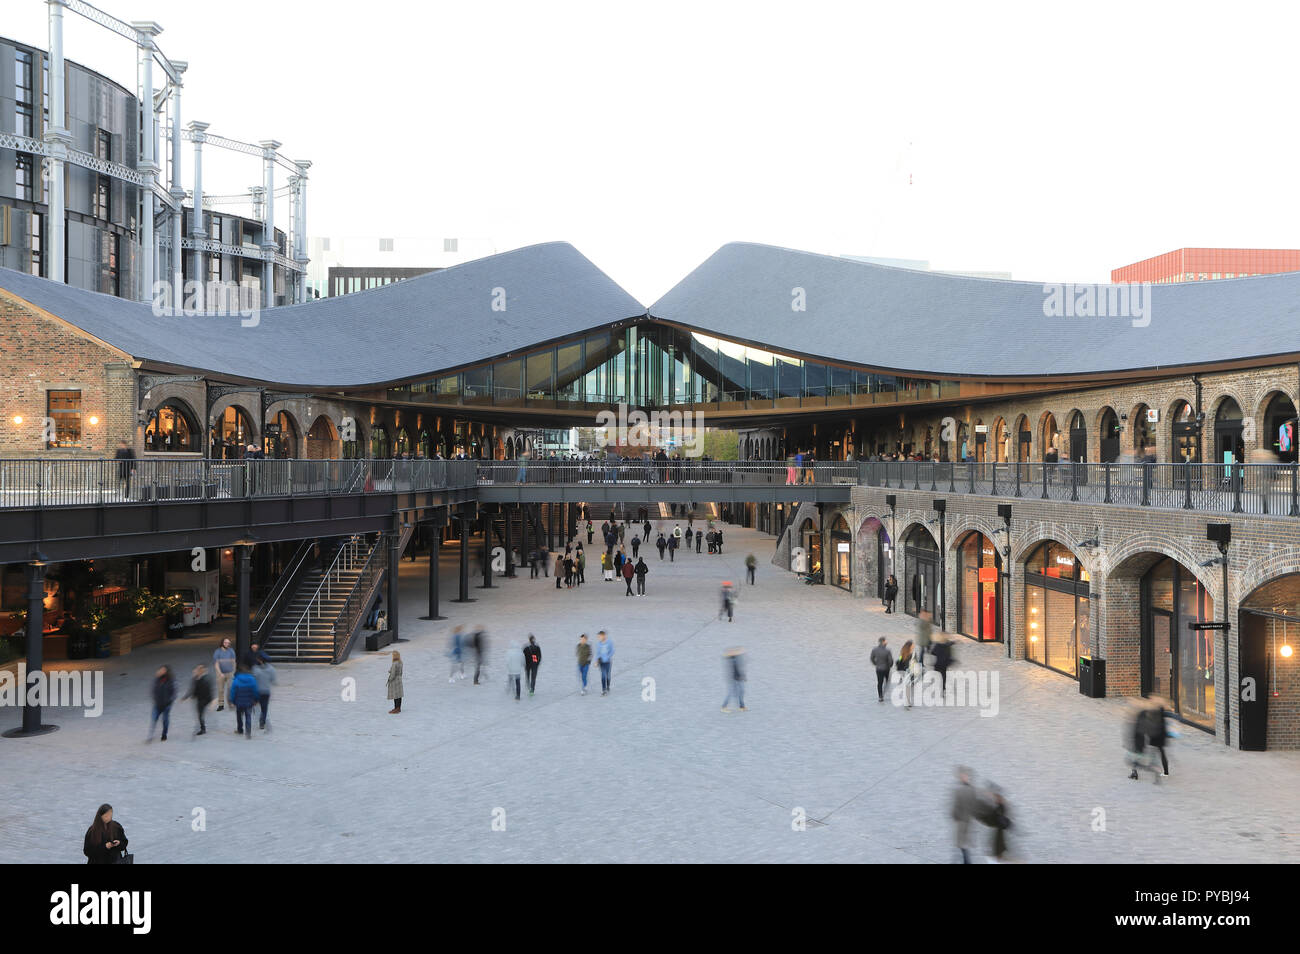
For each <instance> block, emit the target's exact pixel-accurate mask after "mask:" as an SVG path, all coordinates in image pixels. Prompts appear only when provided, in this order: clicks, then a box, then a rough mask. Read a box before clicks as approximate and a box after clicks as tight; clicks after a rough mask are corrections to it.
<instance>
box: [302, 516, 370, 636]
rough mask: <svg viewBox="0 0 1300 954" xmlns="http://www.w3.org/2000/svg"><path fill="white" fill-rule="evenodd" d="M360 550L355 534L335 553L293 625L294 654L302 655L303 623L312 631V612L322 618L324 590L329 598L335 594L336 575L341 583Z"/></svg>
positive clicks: (317, 617) (357, 558)
mask: <svg viewBox="0 0 1300 954" xmlns="http://www.w3.org/2000/svg"><path fill="white" fill-rule="evenodd" d="M358 550H359V544H358V538H357V537H356V536H353V537H352V538H350V539H349V540H348V541H347V542H345V543H344V544H343V545H342V546H340V547H339V550H338V553H336V554H335V555H334V560H333V562H331V563H330V565H329V568H328V569H326V571H325V572H324V574H322V575H321V581H320V582H319V583H318V584H316V589H315V591H314V592H313V593H312V595H311V598H310V599H309V600H308V602H307V605H306V607H304V608H303V611H302V614H301V615H300V616H299V617H298V621H297V622H296V623H295V624H294V627H293V654H294V656H298V655H300V653H299V649H300V642H301V639H302V627H303V624H304V623H306V625H307V630H308V632H309V633H310V632H311V618H310V617H311V615H312V612H313V611H315V616H316V619H318V620H319V619H320V618H321V611H320V602H321V593H322V591H323V592H324V593H325V596H326V597H327V598H328V597H330V596H332V595H333V588H334V579H335V577H338V582H339V584H340V585H341V584H342V582H343V581H342V574H343V572H344V571H345V570H351V569H352V568H353V567H354V566H355V565H356V563H357V561H358V560H359V559H360V555H359V552H358Z"/></svg>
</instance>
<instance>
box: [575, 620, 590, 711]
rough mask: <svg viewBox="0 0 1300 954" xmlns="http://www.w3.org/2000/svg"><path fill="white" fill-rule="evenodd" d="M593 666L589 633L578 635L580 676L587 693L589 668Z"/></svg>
mask: <svg viewBox="0 0 1300 954" xmlns="http://www.w3.org/2000/svg"><path fill="white" fill-rule="evenodd" d="M590 668H591V644H590V643H588V642H587V634H586V633H583V634H582V635H581V636H579V637H578V677H579V678H580V679H581V680H582V694H583V695H584V696H585V695H586V694H587V670H588V669H590Z"/></svg>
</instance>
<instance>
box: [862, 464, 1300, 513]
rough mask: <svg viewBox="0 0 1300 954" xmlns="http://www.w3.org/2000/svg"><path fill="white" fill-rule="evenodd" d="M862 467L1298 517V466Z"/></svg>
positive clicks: (1052, 494) (997, 487) (1028, 490)
mask: <svg viewBox="0 0 1300 954" xmlns="http://www.w3.org/2000/svg"><path fill="white" fill-rule="evenodd" d="M862 468H863V474H862V483H864V484H866V485H868V486H871V487H887V488H897V489H899V490H924V491H930V492H933V493H956V494H961V493H966V494H983V495H986V496H993V497H1023V498H1031V499H1032V498H1036V499H1039V500H1060V501H1070V502H1077V503H1089V504H1115V505H1119V506H1128V507H1157V508H1162V509H1171V510H1174V509H1176V510H1199V511H1204V512H1207V513H1247V514H1275V515H1283V516H1292V517H1294V516H1300V507H1297V494H1296V476H1297V475H1296V465H1295V464H1198V463H1182V464H1149V463H1112V464H1088V463H1082V462H1071V461H1063V462H1061V463H1041V462H1032V463H1031V462H1026V463H996V464H995V463H976V462H964V463H930V462H925V461H869V462H864V463H863V464H862Z"/></svg>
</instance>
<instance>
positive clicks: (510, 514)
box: [502, 504, 522, 578]
mask: <svg viewBox="0 0 1300 954" xmlns="http://www.w3.org/2000/svg"><path fill="white" fill-rule="evenodd" d="M514 515H515V508H514V504H506V505H505V513H503V514H502V519H503V520H504V522H505V525H506V576H508V577H511V578H513V577H514V575H515V549H514V535H515V530H514V526H513V525H514V522H515V521H514ZM521 556H522V554H521Z"/></svg>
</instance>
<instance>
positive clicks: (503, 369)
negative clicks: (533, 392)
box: [492, 358, 524, 404]
mask: <svg viewBox="0 0 1300 954" xmlns="http://www.w3.org/2000/svg"><path fill="white" fill-rule="evenodd" d="M492 381H493V393H494V394H495V395H496V402H497V403H498V404H502V403H506V404H508V403H511V402H515V401H521V400H523V396H524V361H523V359H522V358H515V359H514V360H513V361H501V362H498V363H497V364H495V365H493V366H492Z"/></svg>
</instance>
